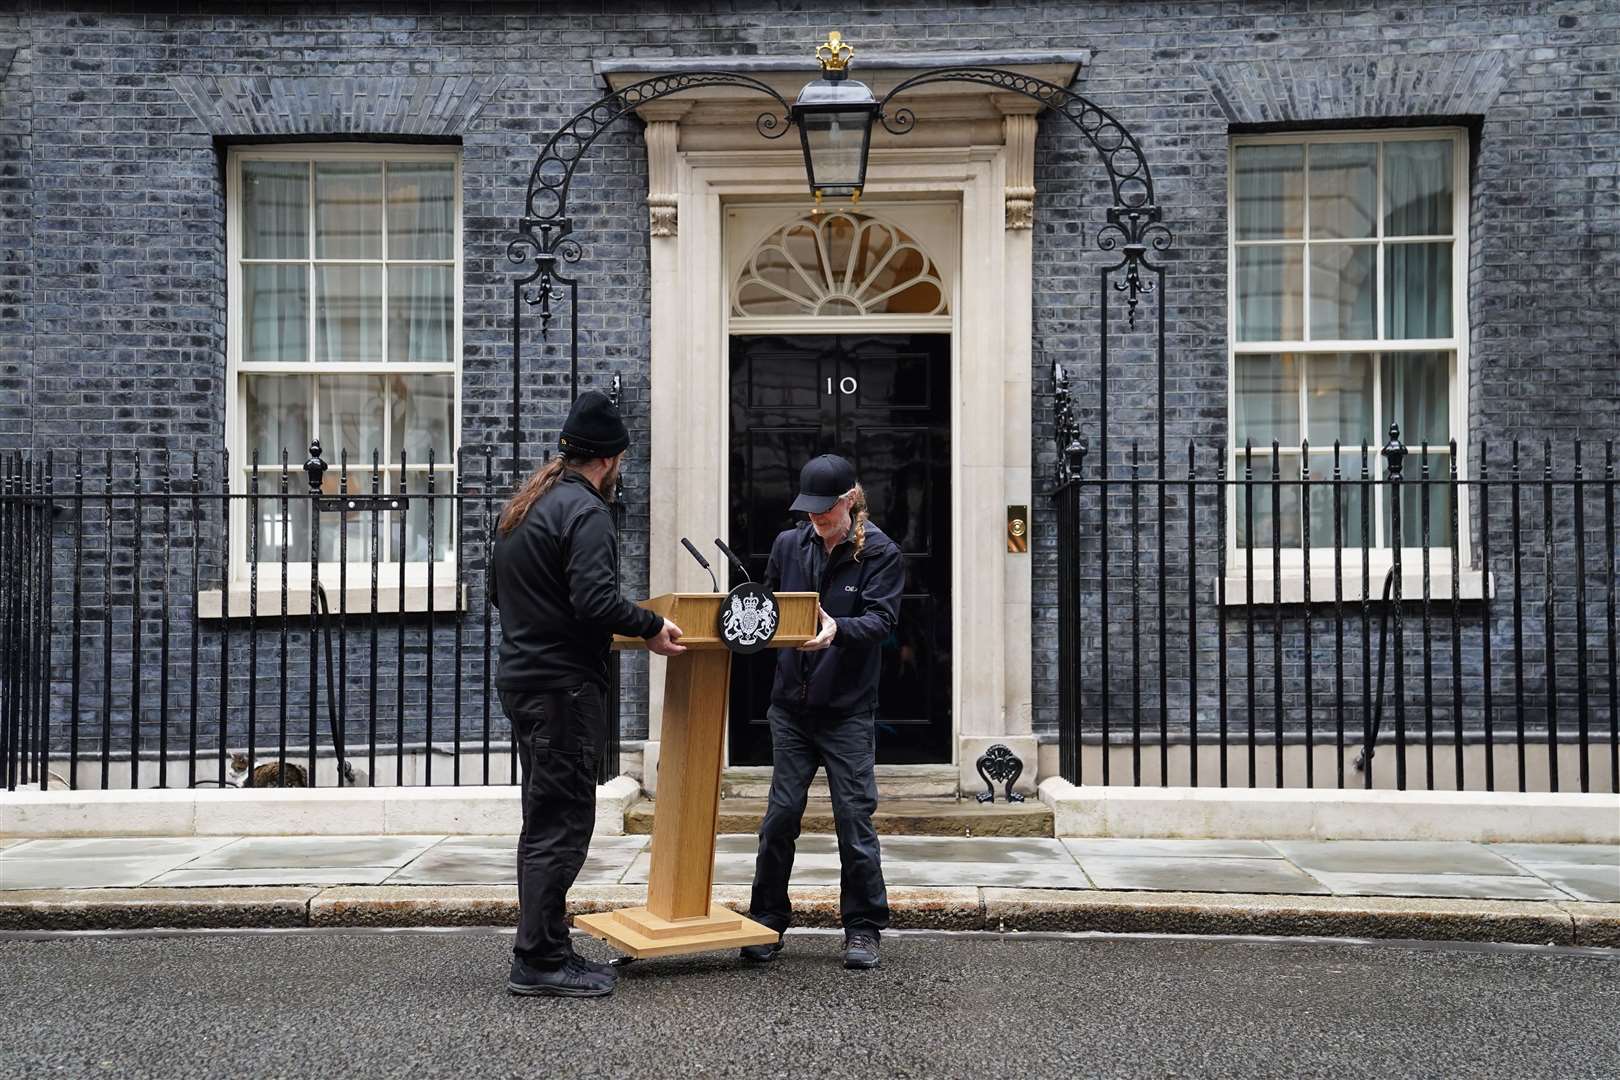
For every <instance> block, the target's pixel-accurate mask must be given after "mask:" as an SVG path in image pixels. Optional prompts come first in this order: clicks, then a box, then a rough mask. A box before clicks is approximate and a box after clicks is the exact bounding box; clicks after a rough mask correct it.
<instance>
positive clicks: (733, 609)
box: [720, 581, 776, 655]
mask: <svg viewBox="0 0 1620 1080" xmlns="http://www.w3.org/2000/svg"><path fill="white" fill-rule="evenodd" d="M775 636H776V597H774V596H772V595H771V593H770V591H769V590H768V589H766V588H764V587H763V586H761V585H759V584H757V583H756V582H752V581H746V582H744V583H743V584H741V585H739V586H737V587H736V588H735V589H732V590H731V594H730V595H729V596H727V597H726V602H725V603H724V604H723V605H721V607H720V639H721V640H722V641H724V642H725V643H726V647H727V648H728V649H730V650H731V651H732V652H735V653H743V654H745V655H746V654H748V653H755V652H758V651H759V650H761V649H763V648H764V647H765V646H767V645H769V644H770V642H771V639H772V638H773V637H775Z"/></svg>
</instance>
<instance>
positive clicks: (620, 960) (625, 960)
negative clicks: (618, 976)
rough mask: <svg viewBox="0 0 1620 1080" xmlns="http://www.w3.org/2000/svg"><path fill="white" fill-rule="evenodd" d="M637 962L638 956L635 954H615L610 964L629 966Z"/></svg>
mask: <svg viewBox="0 0 1620 1080" xmlns="http://www.w3.org/2000/svg"><path fill="white" fill-rule="evenodd" d="M635 962H636V958H635V957H634V956H615V957H614V958H613V959H611V960H609V961H608V964H609V965H610V966H612V967H629V966H630V965H631V964H633V963H635Z"/></svg>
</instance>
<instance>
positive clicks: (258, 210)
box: [242, 161, 309, 259]
mask: <svg viewBox="0 0 1620 1080" xmlns="http://www.w3.org/2000/svg"><path fill="white" fill-rule="evenodd" d="M308 257H309V164H308V163H307V162H303V161H244V162H242V258H244V259H304V258H308Z"/></svg>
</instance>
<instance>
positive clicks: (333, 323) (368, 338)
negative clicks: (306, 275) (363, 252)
mask: <svg viewBox="0 0 1620 1080" xmlns="http://www.w3.org/2000/svg"><path fill="white" fill-rule="evenodd" d="M382 279H383V272H382V267H380V266H317V267H316V268H315V358H316V359H317V360H363V361H373V360H381V359H382Z"/></svg>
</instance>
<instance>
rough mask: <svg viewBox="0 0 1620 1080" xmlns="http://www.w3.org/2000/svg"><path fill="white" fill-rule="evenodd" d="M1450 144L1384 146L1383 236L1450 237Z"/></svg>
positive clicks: (1398, 144)
mask: <svg viewBox="0 0 1620 1080" xmlns="http://www.w3.org/2000/svg"><path fill="white" fill-rule="evenodd" d="M1452 145H1453V144H1452V142H1451V140H1450V139H1446V140H1443V141H1435V142H1428V141H1424V142H1417V141H1408V140H1404V139H1403V140H1398V141H1394V142H1387V143H1385V144H1384V235H1385V236H1450V235H1451V215H1452V208H1451V200H1452V190H1451V178H1452V164H1451V155H1452Z"/></svg>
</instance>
